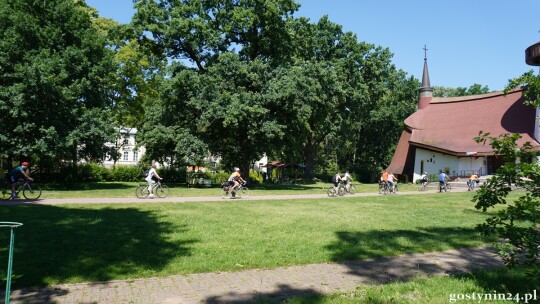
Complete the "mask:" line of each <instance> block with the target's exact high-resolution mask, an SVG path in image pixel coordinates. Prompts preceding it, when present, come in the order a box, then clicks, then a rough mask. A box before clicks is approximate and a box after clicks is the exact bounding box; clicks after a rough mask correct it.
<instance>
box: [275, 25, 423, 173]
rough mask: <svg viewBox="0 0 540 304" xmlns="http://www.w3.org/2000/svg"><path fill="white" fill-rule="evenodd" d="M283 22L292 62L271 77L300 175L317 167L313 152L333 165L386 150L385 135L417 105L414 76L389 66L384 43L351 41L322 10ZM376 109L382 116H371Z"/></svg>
mask: <svg viewBox="0 0 540 304" xmlns="http://www.w3.org/2000/svg"><path fill="white" fill-rule="evenodd" d="M291 27H292V35H293V37H294V39H295V40H293V42H294V47H295V49H294V50H295V52H294V53H293V55H294V58H295V59H296V61H295V62H294V63H293V67H292V68H290V72H289V73H290V74H291V75H289V76H288V77H284V76H281V77H278V78H279V79H281V80H280V84H279V85H277V86H276V92H277V94H281V95H284V94H287V95H286V96H284V97H283V98H285V100H286V102H285V103H284V104H283V110H282V111H283V113H284V117H286V121H288V122H287V125H288V129H291V130H292V131H293V132H290V133H291V135H289V138H285V140H286V145H285V146H286V147H294V149H299V150H301V151H303V161H304V164H305V166H306V168H305V173H306V177H307V178H311V177H313V174H314V172H315V171H316V170H317V168H316V164H315V163H314V161H315V159H322V160H323V161H324V163H322V164H321V165H322V166H327V165H329V164H331V163H332V162H330V163H329V162H328V160H329V159H335V162H334V163H335V166H333V165H331V167H332V168H335V167H338V166H339V167H349V166H352V165H353V164H354V163H362V162H366V161H368V162H371V161H372V160H373V157H375V158H377V161H378V162H380V158H381V157H384V156H385V155H391V150H392V149H393V147H394V142H397V139H396V140H395V141H392V138H399V135H400V133H401V129H402V127H403V126H402V125H401V124H402V121H403V119H404V118H405V117H407V116H408V115H410V114H411V113H412V112H413V111H414V109H415V105H416V104H417V98H416V95H417V93H416V88H417V87H418V82H417V81H414V80H413V79H412V78H411V79H409V80H406V77H405V73H404V72H402V71H396V69H395V67H394V66H393V65H392V64H391V61H390V60H391V57H392V54H391V53H390V51H389V50H388V49H385V48H381V47H375V46H374V45H371V44H368V43H365V42H358V39H357V37H356V35H354V34H353V33H351V32H343V30H342V27H341V26H340V25H338V24H335V23H333V22H331V21H330V20H329V19H328V17H326V16H324V17H323V18H321V19H320V20H319V21H318V22H317V23H315V24H311V23H309V20H307V19H305V18H299V19H295V20H293V21H292V25H291ZM286 68H287V67H286ZM286 82H290V83H289V84H287V83H286ZM282 88H283V89H282ZM285 88H286V89H287V90H285ZM383 113H384V114H383ZM381 115H382V117H384V118H387V119H388V121H384V120H382V121H375V119H376V117H381ZM374 122H378V123H379V124H374ZM396 124H399V125H398V126H397V127H395V125H396ZM379 127H383V128H386V129H385V130H384V131H382V130H379V131H375V130H377V128H379ZM378 132H384V134H385V136H380V134H381V133H378ZM373 133H375V134H373ZM285 149H288V148H285ZM381 150H382V151H381ZM364 151H365V152H364ZM368 151H369V152H368ZM375 151H380V152H381V153H373V152H375ZM321 152H323V154H324V158H321V157H320V155H318V154H320V153H321ZM370 153H371V154H370ZM287 154H289V153H287ZM320 169H322V168H320V167H319V171H321V170H320ZM325 173H330V172H325ZM332 173H333V172H332Z"/></svg>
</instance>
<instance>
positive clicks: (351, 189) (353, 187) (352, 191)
mask: <svg viewBox="0 0 540 304" xmlns="http://www.w3.org/2000/svg"><path fill="white" fill-rule="evenodd" d="M349 193H350V194H355V193H356V186H355V185H350V186H349Z"/></svg>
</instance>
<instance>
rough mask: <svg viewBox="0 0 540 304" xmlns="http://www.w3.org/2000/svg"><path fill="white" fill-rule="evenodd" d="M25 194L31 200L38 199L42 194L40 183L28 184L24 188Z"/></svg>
mask: <svg viewBox="0 0 540 304" xmlns="http://www.w3.org/2000/svg"><path fill="white" fill-rule="evenodd" d="M23 196H24V198H26V199H29V200H35V199H38V198H39V197H40V196H41V187H40V186H38V185H29V184H26V186H25V187H24V189H23Z"/></svg>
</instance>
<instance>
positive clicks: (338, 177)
mask: <svg viewBox="0 0 540 304" xmlns="http://www.w3.org/2000/svg"><path fill="white" fill-rule="evenodd" d="M340 181H341V175H339V172H336V175H334V176H332V183H333V184H334V190H336V192H337V191H338V186H339V182H340Z"/></svg>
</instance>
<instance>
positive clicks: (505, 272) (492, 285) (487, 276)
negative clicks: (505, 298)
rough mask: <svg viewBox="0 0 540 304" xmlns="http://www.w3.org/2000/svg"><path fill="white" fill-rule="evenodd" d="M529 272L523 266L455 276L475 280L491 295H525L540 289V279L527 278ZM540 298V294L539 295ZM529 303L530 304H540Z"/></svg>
mask: <svg viewBox="0 0 540 304" xmlns="http://www.w3.org/2000/svg"><path fill="white" fill-rule="evenodd" d="M527 270H530V269H526V268H525V267H523V266H518V267H516V268H506V267H505V268H501V269H497V270H495V271H484V270H479V271H475V272H466V273H458V274H455V275H454V276H455V277H456V278H459V279H461V280H474V281H475V282H476V283H477V284H478V285H480V286H482V288H483V290H485V291H487V292H491V293H510V294H514V295H516V294H520V295H525V294H527V293H531V292H533V291H534V290H538V289H540V281H539V280H538V279H534V278H531V277H529V276H527V274H526V273H527ZM537 296H540V294H537ZM536 300H537V302H533V301H529V303H540V301H538V300H540V298H538V297H537V299H536Z"/></svg>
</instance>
